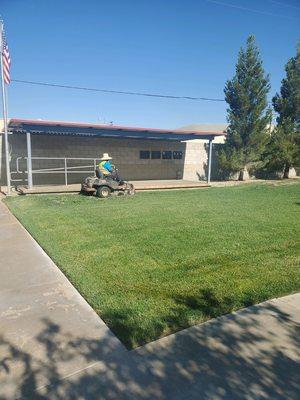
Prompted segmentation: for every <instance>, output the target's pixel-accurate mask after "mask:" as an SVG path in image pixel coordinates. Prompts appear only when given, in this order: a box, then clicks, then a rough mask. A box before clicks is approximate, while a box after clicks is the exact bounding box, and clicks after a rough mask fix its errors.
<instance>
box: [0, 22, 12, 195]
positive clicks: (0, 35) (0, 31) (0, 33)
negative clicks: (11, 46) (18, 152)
mask: <svg viewBox="0 0 300 400" xmlns="http://www.w3.org/2000/svg"><path fill="white" fill-rule="evenodd" d="M0 44H1V46H0V49H1V56H0V63H1V86H2V105H3V122H4V143H5V165H6V182H7V195H8V196H9V195H10V165H9V150H8V128H7V125H8V117H7V103H6V100H7V96H6V93H5V83H4V72H3V58H2V57H3V21H0Z"/></svg>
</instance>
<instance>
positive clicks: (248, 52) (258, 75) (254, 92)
mask: <svg viewBox="0 0 300 400" xmlns="http://www.w3.org/2000/svg"><path fill="white" fill-rule="evenodd" d="M269 90H270V84H269V77H268V76H266V75H265V72H264V69H263V65H262V60H261V58H260V53H259V49H258V47H257V46H256V44H255V38H254V36H249V38H248V39H247V45H246V48H245V49H243V48H241V50H240V51H239V55H238V61H237V65H236V73H235V76H234V77H233V78H232V79H231V80H229V81H227V82H226V86H225V89H224V93H225V100H226V101H227V103H228V104H229V108H228V109H227V112H228V115H227V120H228V123H229V126H228V129H227V136H226V140H225V144H224V148H223V149H222V151H220V156H219V163H220V166H221V168H223V169H224V170H226V171H228V172H229V171H230V172H239V180H243V179H244V173H245V171H246V170H247V169H248V168H249V167H252V166H253V165H255V163H256V162H258V161H259V160H260V158H261V155H262V153H263V151H264V148H265V145H266V143H267V141H268V137H269V132H268V128H267V126H268V124H269V123H270V118H271V116H270V111H269V110H267V94H268V92H269Z"/></svg>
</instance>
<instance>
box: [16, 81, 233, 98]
mask: <svg viewBox="0 0 300 400" xmlns="http://www.w3.org/2000/svg"><path fill="white" fill-rule="evenodd" d="M11 82H16V83H25V84H28V85H39V86H50V87H56V88H63V89H73V90H86V91H90V92H102V93H113V94H125V95H130V96H144V97H156V98H162V99H179V100H193V101H199V100H203V101H216V102H220V101H222V102H223V101H225V100H224V99H214V98H210V97H192V96H172V95H167V94H158V93H141V92H127V91H123V90H109V89H99V88H89V87H82V86H70V85H59V84H57V83H48V82H35V81H25V80H21V79H11Z"/></svg>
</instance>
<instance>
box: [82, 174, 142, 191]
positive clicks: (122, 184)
mask: <svg viewBox="0 0 300 400" xmlns="http://www.w3.org/2000/svg"><path fill="white" fill-rule="evenodd" d="M116 172H117V170H116ZM116 176H118V175H117V174H116ZM81 193H85V194H92V195H93V194H94V195H96V196H97V197H101V198H107V197H110V196H119V195H130V196H132V195H134V194H135V189H134V186H133V185H132V184H131V183H129V182H127V181H123V180H120V179H113V178H111V177H106V176H104V175H103V174H102V173H101V171H100V169H99V167H97V168H96V171H95V175H94V176H89V177H87V178H85V179H84V181H83V183H82V184H81Z"/></svg>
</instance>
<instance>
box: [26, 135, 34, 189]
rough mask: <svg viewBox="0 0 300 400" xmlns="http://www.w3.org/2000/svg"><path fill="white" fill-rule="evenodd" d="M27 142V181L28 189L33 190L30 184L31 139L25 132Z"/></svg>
mask: <svg viewBox="0 0 300 400" xmlns="http://www.w3.org/2000/svg"><path fill="white" fill-rule="evenodd" d="M26 141H27V179H28V189H32V188H33V184H32V159H31V137H30V132H26Z"/></svg>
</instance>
